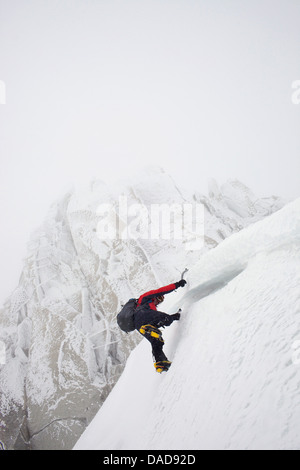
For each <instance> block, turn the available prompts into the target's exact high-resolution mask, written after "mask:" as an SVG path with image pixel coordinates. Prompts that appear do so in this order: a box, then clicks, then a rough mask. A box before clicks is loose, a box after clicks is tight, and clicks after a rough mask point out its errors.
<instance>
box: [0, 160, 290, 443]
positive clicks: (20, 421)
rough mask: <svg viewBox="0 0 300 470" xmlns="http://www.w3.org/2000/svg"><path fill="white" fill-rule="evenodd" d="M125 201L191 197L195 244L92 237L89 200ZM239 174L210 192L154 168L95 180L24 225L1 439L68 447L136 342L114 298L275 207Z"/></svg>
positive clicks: (151, 283)
mask: <svg viewBox="0 0 300 470" xmlns="http://www.w3.org/2000/svg"><path fill="white" fill-rule="evenodd" d="M120 195H125V196H126V197H127V199H128V202H129V203H130V204H136V203H139V204H144V205H145V206H146V207H149V206H150V205H151V204H153V203H155V204H156V203H162V204H163V203H167V204H171V203H178V204H183V203H191V204H192V203H200V204H203V205H204V209H205V234H204V235H205V236H204V247H203V249H202V250H200V251H188V250H186V249H185V246H184V240H182V241H180V240H179V241H177V240H155V241H153V240H150V239H148V240H147V239H146V240H136V241H135V240H125V241H122V240H105V241H103V240H99V237H98V236H97V224H98V222H99V214H98V212H97V209H98V207H99V204H101V203H111V204H112V205H113V207H115V206H116V204H117V202H118V199H119V196H120ZM284 203H285V202H284V201H282V200H281V199H279V198H275V197H271V198H265V199H257V198H256V197H255V196H254V195H253V194H252V193H251V191H250V190H249V189H248V188H246V187H245V186H244V185H243V184H242V183H240V182H238V181H231V182H228V183H226V184H224V185H222V186H221V187H220V188H219V187H218V185H217V184H216V183H215V182H211V184H210V188H209V195H208V196H205V195H203V194H200V193H198V192H192V191H191V192H190V193H187V192H186V191H185V190H183V189H181V188H180V187H179V186H178V185H177V184H176V183H175V182H174V181H173V180H172V179H171V178H170V177H169V176H168V175H167V174H166V173H165V172H163V171H162V170H160V169H152V170H149V169H148V170H147V171H146V172H145V173H144V174H141V175H139V176H138V177H137V176H135V177H133V180H132V181H127V182H123V183H119V184H118V185H116V186H108V185H106V184H104V183H103V182H101V181H94V182H92V183H91V184H89V185H87V186H86V187H85V188H82V189H80V190H79V189H78V190H76V191H73V192H71V193H69V194H67V195H66V196H65V197H64V198H62V199H61V200H60V201H58V202H57V203H56V204H54V205H53V206H52V208H51V210H50V211H49V214H48V215H47V217H46V219H45V221H44V223H43V224H42V226H41V227H40V228H39V229H38V230H37V231H36V232H35V233H34V234H33V236H32V238H31V240H30V242H29V245H28V255H27V257H26V259H25V260H24V269H23V272H22V275H21V278H20V283H19V286H18V287H17V289H16V290H15V291H14V292H13V293H12V295H11V297H10V298H9V299H8V300H7V301H6V303H5V305H4V308H3V309H2V310H1V311H0V325H1V329H0V341H3V343H4V344H5V346H6V354H5V357H6V364H0V415H1V427H0V441H1V442H2V443H3V445H4V447H5V448H9V449H10V448H17V449H18V448H32V449H47V448H50V449H53V448H71V447H72V446H73V445H74V443H75V442H76V440H77V439H78V437H79V436H80V435H81V434H82V432H83V431H84V429H85V428H86V426H87V425H88V423H89V422H90V421H91V419H92V418H93V417H94V415H95V413H96V412H97V411H98V410H99V408H100V407H101V405H102V403H103V402H104V400H105V399H106V397H107V395H108V394H109V393H110V391H111V389H112V387H113V386H114V384H115V383H116V381H117V380H118V378H119V376H120V374H121V373H122V371H123V369H124V366H125V363H126V360H127V357H128V355H129V353H130V351H131V350H132V349H133V348H134V346H135V345H136V344H137V343H138V342H139V341H140V336H139V335H138V334H137V333H136V334H132V335H125V334H123V333H122V332H121V331H120V330H119V329H118V327H117V324H116V321H115V316H116V313H117V311H118V310H119V308H120V305H121V303H123V302H124V301H125V300H127V299H128V298H129V297H132V296H137V295H139V294H140V293H141V292H143V291H145V290H148V289H151V288H153V287H156V286H157V287H158V286H159V285H164V284H167V283H169V282H171V281H174V280H177V278H178V275H179V272H180V270H182V269H183V268H184V267H185V266H186V265H189V266H190V267H192V266H196V263H197V262H198V261H199V259H200V260H201V257H202V256H203V255H204V254H205V253H206V252H207V251H209V250H210V249H211V248H213V247H216V246H217V245H218V244H219V243H220V242H221V241H222V240H224V239H225V238H227V237H229V236H230V235H232V234H233V233H235V232H237V231H240V230H242V229H243V228H245V227H247V226H248V225H249V224H252V223H254V222H256V221H257V220H260V219H262V218H264V217H265V216H268V215H269V214H271V213H272V212H275V211H277V210H278V209H280V208H281V207H282V206H283V205H284ZM191 279H192V278H191Z"/></svg>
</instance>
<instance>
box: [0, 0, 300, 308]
mask: <svg viewBox="0 0 300 470" xmlns="http://www.w3.org/2000/svg"><path fill="white" fill-rule="evenodd" d="M297 80H300V1H299V0H249V1H248V0H136V1H133V0H122V1H120V0H72V1H71V0H69V1H67V0H59V1H58V0H0V81H2V83H4V84H5V104H0V198H1V199H0V209H1V218H2V223H1V235H0V243H1V257H0V303H2V301H3V300H4V298H5V297H6V296H8V295H9V294H10V292H11V290H12V289H13V288H14V287H16V284H17V282H18V277H19V274H20V271H21V266H22V258H23V257H24V256H25V254H26V243H27V241H28V238H29V235H30V233H31V232H32V230H33V229H34V228H36V227H37V226H38V225H39V224H40V223H41V221H42V219H43V218H44V216H45V215H46V212H47V209H48V207H49V205H50V204H51V203H52V202H53V201H55V200H56V199H58V198H59V197H61V196H62V195H63V194H64V193H65V192H66V191H68V190H69V189H70V188H71V187H73V186H76V185H77V184H80V183H82V182H86V181H89V180H91V179H95V178H96V179H97V178H99V179H104V180H110V179H118V178H119V177H122V178H123V177H124V176H126V174H128V173H131V172H133V171H136V169H138V168H139V167H143V166H144V165H148V164H158V165H161V166H163V167H164V168H165V170H166V171H168V172H169V173H170V174H171V175H172V176H173V177H174V178H175V179H176V180H177V182H178V183H181V184H183V185H185V186H187V185H188V186H190V187H193V188H195V189H197V190H199V191H200V192H204V193H205V192H206V190H207V188H206V183H207V180H208V178H210V177H215V178H216V179H217V181H218V182H219V183H222V182H224V181H225V180H226V179H228V178H238V179H240V180H242V181H243V182H244V183H245V184H247V185H248V186H250V187H251V189H252V190H253V191H254V192H256V193H257V194H258V195H259V196H267V195H271V194H277V195H280V196H285V197H287V198H296V197H298V196H300V187H299V175H300V132H299V127H300V126H299V125H300V104H296V103H293V101H292V94H293V88H292V85H293V83H294V82H295V81H297ZM2 90H3V87H2ZM2 93H3V92H2ZM2 98H3V97H2ZM2 101H3V99H2ZM0 103H1V97H0Z"/></svg>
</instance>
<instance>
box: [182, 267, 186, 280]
mask: <svg viewBox="0 0 300 470" xmlns="http://www.w3.org/2000/svg"><path fill="white" fill-rule="evenodd" d="M187 272H188V268H185V270H184V271H182V273H181V279H183V278H184V275H185V273H187Z"/></svg>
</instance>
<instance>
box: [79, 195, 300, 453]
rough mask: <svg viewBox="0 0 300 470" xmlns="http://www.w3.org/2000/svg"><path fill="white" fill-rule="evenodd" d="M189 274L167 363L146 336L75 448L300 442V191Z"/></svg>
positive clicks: (168, 333) (294, 445)
mask: <svg viewBox="0 0 300 470" xmlns="http://www.w3.org/2000/svg"><path fill="white" fill-rule="evenodd" d="M189 281H190V288H189V290H187V292H186V293H185V294H184V295H183V296H182V293H180V292H178V293H177V299H173V300H174V301H175V300H176V301H175V303H174V305H173V306H172V307H170V308H169V312H174V311H175V310H176V309H177V307H178V306H179V305H180V306H182V307H183V314H182V319H181V320H180V322H176V323H174V324H173V325H171V327H169V328H168V329H166V330H165V333H164V337H165V340H166V346H165V351H166V352H167V355H168V356H169V358H170V360H172V366H171V368H170V370H169V371H168V373H166V374H161V375H159V374H157V373H156V372H155V371H154V368H153V365H152V361H151V353H150V347H149V344H148V342H147V341H146V340H143V341H142V342H141V343H140V344H139V345H138V346H137V347H136V348H135V350H134V351H133V352H132V353H131V355H130V357H129V359H128V361H127V364H126V368H125V370H124V372H123V374H122V376H121V378H120V379H119V381H118V382H117V384H116V385H115V387H114V389H113V390H112V392H111V393H110V395H109V397H108V398H107V400H106V401H105V403H104V405H103V406H102V408H101V410H100V411H99V412H98V414H97V415H96V417H95V418H94V420H93V421H92V423H91V424H90V425H89V427H88V428H87V429H86V431H85V432H84V433H83V435H82V436H81V438H80V439H79V441H78V442H77V444H76V446H75V449H76V450H78V449H79V450H80V449H148V450H154V449H168V450H170V449H299V448H300V394H299V391H300V366H299V362H300V361H299V360H298V356H299V351H297V350H296V349H295V348H296V347H298V346H299V343H300V342H299V339H300V199H298V200H296V201H294V202H292V203H290V204H288V205H287V206H285V207H284V208H283V209H281V210H280V211H278V212H277V213H276V214H273V215H272V216H270V217H268V218H266V219H264V220H262V221H260V222H257V223H255V224H253V225H251V226H250V227H248V228H246V229H244V230H242V231H241V232H239V233H236V234H234V235H232V236H231V237H229V238H227V239H226V240H225V241H224V242H222V243H220V244H219V245H218V247H216V248H215V249H213V250H211V251H209V252H207V253H206V254H205V255H204V256H203V257H202V258H201V259H200V261H199V262H198V263H196V264H195V265H194V266H193V267H192V268H191V269H190V272H189ZM185 289H186V288H185ZM170 296H172V294H170V295H169V297H170ZM179 297H180V298H179Z"/></svg>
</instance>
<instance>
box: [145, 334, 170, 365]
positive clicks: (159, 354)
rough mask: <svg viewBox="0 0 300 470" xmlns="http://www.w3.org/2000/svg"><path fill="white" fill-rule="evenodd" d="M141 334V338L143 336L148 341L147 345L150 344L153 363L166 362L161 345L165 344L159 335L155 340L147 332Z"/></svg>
mask: <svg viewBox="0 0 300 470" xmlns="http://www.w3.org/2000/svg"><path fill="white" fill-rule="evenodd" d="M158 331H159V330H158ZM141 334H142V336H144V338H146V339H147V340H148V341H149V343H151V346H152V354H153V357H154V359H155V362H159V361H167V360H168V359H167V356H166V355H165V353H164V352H163V345H164V344H165V343H164V340H163V338H162V336H161V335H160V337H159V338H155V337H153V336H151V334H150V333H149V332H147V331H145V333H141Z"/></svg>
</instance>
